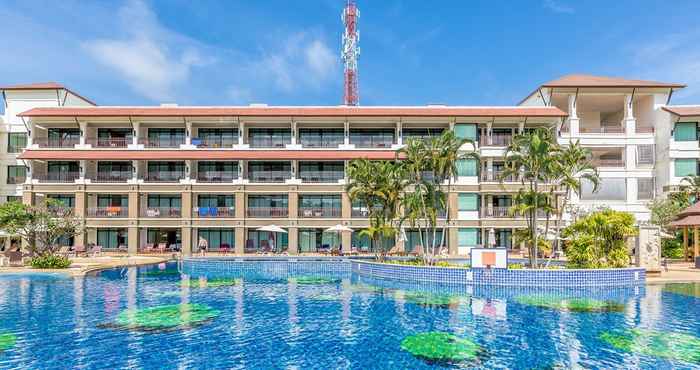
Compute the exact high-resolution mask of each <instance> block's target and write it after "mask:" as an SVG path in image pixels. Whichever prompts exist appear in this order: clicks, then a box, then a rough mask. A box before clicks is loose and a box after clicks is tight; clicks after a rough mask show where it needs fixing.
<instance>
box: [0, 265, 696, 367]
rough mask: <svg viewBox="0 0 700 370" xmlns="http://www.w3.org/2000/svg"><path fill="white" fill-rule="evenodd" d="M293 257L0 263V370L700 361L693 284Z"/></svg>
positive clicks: (685, 363)
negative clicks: (412, 274) (458, 272)
mask: <svg viewBox="0 0 700 370" xmlns="http://www.w3.org/2000/svg"><path fill="white" fill-rule="evenodd" d="M222 263H226V262H222ZM270 263H273V264H279V266H277V267H278V268H274V269H270V268H269V267H270V266H269V264H270ZM293 263H294V262H289V263H288V262H267V263H264V264H263V263H259V262H247V263H245V268H235V269H207V268H187V266H184V267H183V266H180V268H178V265H177V264H175V263H170V264H167V265H160V266H148V267H141V268H135V267H133V268H124V269H114V270H106V271H102V272H100V273H98V274H97V275H95V276H87V277H83V278H67V277H62V276H61V275H50V274H25V275H0V368H3V369H16V368H31V369H63V368H80V369H116V368H133V369H141V368H148V369H162V368H169V369H175V368H177V369H189V368H208V369H244V368H245V369H336V368H338V369H428V368H512V369H558V368H587V369H596V368H597V369H610V368H648V369H659V368H669V369H670V368H678V369H683V368H700V339H698V337H699V336H700V323H699V320H698V319H697V318H698V317H700V298H698V297H700V287H698V286H695V285H692V284H684V285H668V286H662V285H656V286H652V285H650V286H646V287H636V288H635V287H632V288H615V289H598V290H595V289H580V290H579V289H544V288H539V289H535V288H532V289H525V288H503V287H502V288H483V287H481V288H477V287H469V286H443V285H436V284H431V285H421V284H410V283H405V282H404V283H396V282H392V281H387V280H374V279H368V278H366V277H360V276H356V275H353V274H352V273H350V272H349V271H341V270H338V271H335V272H332V271H331V269H323V268H319V269H317V270H313V269H306V270H303V271H302V272H300V270H299V269H294V268H289V264H293ZM311 263H313V264H314V265H315V266H320V265H322V264H323V262H311ZM240 264H241V263H239V265H240ZM214 270H216V271H214ZM293 271H295V272H293ZM314 271H315V272H314Z"/></svg>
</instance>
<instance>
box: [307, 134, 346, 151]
mask: <svg viewBox="0 0 700 370" xmlns="http://www.w3.org/2000/svg"><path fill="white" fill-rule="evenodd" d="M300 141H301V146H302V147H304V148H337V147H338V146H339V145H342V144H343V142H344V139H343V137H342V136H341V137H339V138H323V139H322V138H306V137H303V136H302V137H301V139H300Z"/></svg>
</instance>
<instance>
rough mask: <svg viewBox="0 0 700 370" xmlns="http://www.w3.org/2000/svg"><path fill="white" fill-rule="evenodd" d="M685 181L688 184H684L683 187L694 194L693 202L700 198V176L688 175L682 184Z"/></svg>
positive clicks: (682, 181)
mask: <svg viewBox="0 0 700 370" xmlns="http://www.w3.org/2000/svg"><path fill="white" fill-rule="evenodd" d="M683 183H686V184H688V185H686V186H683V189H684V190H686V191H687V192H688V193H689V194H691V195H693V197H694V199H693V203H695V202H697V201H698V200H700V176H694V175H688V176H686V177H684V178H683V179H682V180H681V184H683Z"/></svg>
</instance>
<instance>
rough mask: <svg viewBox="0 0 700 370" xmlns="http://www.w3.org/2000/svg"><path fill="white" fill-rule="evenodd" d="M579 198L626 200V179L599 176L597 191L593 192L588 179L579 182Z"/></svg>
mask: <svg viewBox="0 0 700 370" xmlns="http://www.w3.org/2000/svg"><path fill="white" fill-rule="evenodd" d="M581 199H583V200H626V199H627V181H626V179H624V178H601V179H600V182H599V184H598V191H596V192H595V193H594V192H593V184H592V183H591V182H590V181H583V182H581Z"/></svg>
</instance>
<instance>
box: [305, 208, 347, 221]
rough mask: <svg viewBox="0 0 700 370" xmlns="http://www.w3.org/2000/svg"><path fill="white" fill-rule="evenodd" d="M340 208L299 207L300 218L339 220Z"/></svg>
mask: <svg viewBox="0 0 700 370" xmlns="http://www.w3.org/2000/svg"><path fill="white" fill-rule="evenodd" d="M340 214H341V210H340V208H327V207H299V217H300V218H339V217H340Z"/></svg>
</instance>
